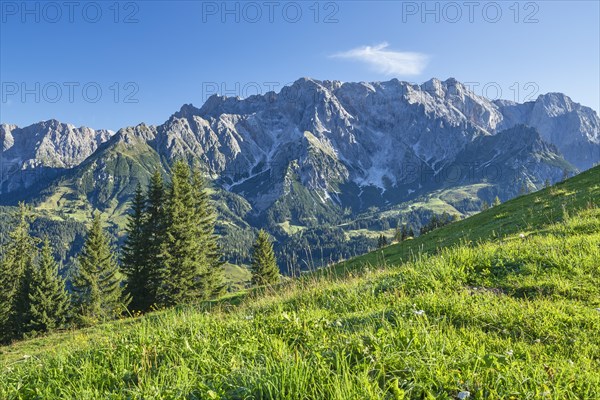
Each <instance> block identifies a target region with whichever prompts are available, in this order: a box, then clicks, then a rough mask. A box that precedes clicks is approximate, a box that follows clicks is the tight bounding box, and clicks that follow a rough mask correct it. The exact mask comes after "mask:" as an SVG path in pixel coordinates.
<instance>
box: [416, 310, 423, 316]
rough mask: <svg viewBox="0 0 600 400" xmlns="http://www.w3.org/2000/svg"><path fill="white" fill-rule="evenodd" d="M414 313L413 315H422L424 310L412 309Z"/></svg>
mask: <svg viewBox="0 0 600 400" xmlns="http://www.w3.org/2000/svg"><path fill="white" fill-rule="evenodd" d="M414 313H415V315H423V314H425V311H423V310H417V311H414Z"/></svg>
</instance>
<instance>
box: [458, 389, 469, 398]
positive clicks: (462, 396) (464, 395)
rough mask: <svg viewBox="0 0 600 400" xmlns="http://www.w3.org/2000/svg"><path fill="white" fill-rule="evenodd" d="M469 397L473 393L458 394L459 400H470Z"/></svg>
mask: <svg viewBox="0 0 600 400" xmlns="http://www.w3.org/2000/svg"><path fill="white" fill-rule="evenodd" d="M469 397H471V392H467V391H466V390H463V391H462V392H459V393H458V398H459V399H460V400H464V399H468V398H469Z"/></svg>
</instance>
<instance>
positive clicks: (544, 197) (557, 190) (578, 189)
mask: <svg viewBox="0 0 600 400" xmlns="http://www.w3.org/2000/svg"><path fill="white" fill-rule="evenodd" d="M590 203H591V204H596V205H600V167H595V168H593V169H591V170H589V171H586V172H584V173H582V174H580V175H578V176H576V177H575V178H572V179H569V180H566V181H564V182H561V183H558V184H557V185H555V186H552V187H550V188H547V189H543V190H540V191H538V192H535V193H531V194H528V195H525V196H521V197H518V198H515V199H513V200H510V201H507V202H506V203H505V204H502V206H501V207H495V208H491V209H489V210H487V211H485V212H481V213H479V214H476V215H474V216H471V217H469V218H467V219H465V220H462V221H459V222H457V223H454V224H451V225H448V226H445V227H443V228H440V229H437V230H435V231H433V232H430V233H429V234H427V235H423V236H421V237H418V238H416V239H414V240H408V241H406V242H404V243H400V244H395V245H391V246H388V247H387V248H385V249H384V250H382V251H374V252H371V253H369V254H366V255H364V256H361V257H356V258H353V259H351V260H349V261H347V262H344V263H340V264H339V265H337V266H336V268H337V269H338V270H341V271H343V270H346V269H349V270H351V269H353V268H357V267H360V266H361V265H365V264H373V265H377V264H381V263H386V264H398V263H400V262H403V261H405V260H407V259H409V258H410V257H411V255H414V254H418V253H433V252H435V251H437V249H440V248H444V247H447V246H450V245H454V244H460V243H466V242H473V243H474V242H478V241H482V240H491V239H494V238H499V237H502V236H505V235H510V234H514V233H516V232H523V233H525V234H526V233H527V232H528V231H533V230H536V229H539V227H541V226H543V225H546V224H548V223H551V222H553V221H560V220H561V219H562V218H563V209H565V210H567V211H568V210H577V209H581V208H584V207H586V206H587V205H588V204H590Z"/></svg>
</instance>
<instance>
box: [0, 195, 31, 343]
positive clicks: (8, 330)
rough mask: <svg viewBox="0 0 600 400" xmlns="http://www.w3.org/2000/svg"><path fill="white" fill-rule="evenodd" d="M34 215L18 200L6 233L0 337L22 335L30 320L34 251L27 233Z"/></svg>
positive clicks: (0, 281) (2, 274) (2, 270)
mask: <svg viewBox="0 0 600 400" xmlns="http://www.w3.org/2000/svg"><path fill="white" fill-rule="evenodd" d="M32 219H33V216H32V214H31V210H30V209H29V208H28V207H27V206H25V204H23V203H20V204H19V214H18V223H17V225H16V227H15V229H14V230H13V231H12V232H11V233H10V235H9V238H10V239H9V243H8V245H7V247H6V252H5V255H4V257H3V259H2V264H1V265H0V267H1V270H0V285H1V288H2V289H1V290H0V292H1V293H0V306H1V308H2V309H1V310H0V318H1V319H0V325H1V326H0V328H1V329H0V339H1V340H3V341H6V340H10V339H13V338H20V337H22V335H23V333H25V331H26V330H27V326H28V324H29V322H30V320H31V314H30V301H29V293H30V292H31V287H32V280H33V274H34V268H35V266H34V262H35V257H36V255H37V247H36V243H37V241H36V239H35V238H33V237H31V235H30V232H29V230H30V225H31V221H32Z"/></svg>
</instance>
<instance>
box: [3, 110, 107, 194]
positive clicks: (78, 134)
mask: <svg viewBox="0 0 600 400" xmlns="http://www.w3.org/2000/svg"><path fill="white" fill-rule="evenodd" d="M112 135H113V132H111V131H107V130H98V131H95V130H93V129H90V128H86V127H81V128H75V127H74V126H73V125H69V124H63V123H60V122H58V121H56V120H49V121H44V122H40V123H37V124H34V125H30V126H28V127H25V128H19V127H17V126H15V125H6V124H2V125H0V148H1V152H0V165H1V167H0V188H1V189H2V190H0V193H8V192H12V191H17V190H22V189H27V188H29V187H30V186H32V185H34V184H35V183H39V180H40V178H41V177H43V176H47V174H48V173H49V172H51V171H53V172H54V173H56V172H57V171H59V170H66V169H70V168H73V167H76V166H78V165H79V164H80V163H81V162H82V161H84V160H85V159H86V158H87V157H89V156H90V155H91V154H92V153H93V152H94V151H96V149H97V148H98V146H99V145H100V144H101V143H103V142H106V141H107V140H108V139H109V138H110V137H111V136H112Z"/></svg>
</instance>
